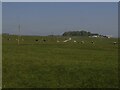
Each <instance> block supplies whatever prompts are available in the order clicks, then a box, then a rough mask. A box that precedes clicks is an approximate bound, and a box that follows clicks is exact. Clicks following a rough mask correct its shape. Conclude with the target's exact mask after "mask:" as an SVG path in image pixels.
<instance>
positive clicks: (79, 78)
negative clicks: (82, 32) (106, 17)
mask: <svg viewBox="0 0 120 90" xmlns="http://www.w3.org/2000/svg"><path fill="white" fill-rule="evenodd" d="M8 38H10V40H8ZM22 38H23V39H24V41H22ZM16 39H17V36H13V35H6V36H4V35H3V46H2V47H3V50H2V60H3V61H2V63H3V88H11V87H35V88H36V87H39V88H117V87H118V45H113V42H115V41H116V42H117V39H116V38H110V39H106V38H88V37H72V40H71V41H69V42H67V43H64V42H62V41H63V40H65V39H68V37H62V36H61V37H47V36H46V37H45V36H43V37H40V36H21V37H20V45H17V40H16ZM36 39H38V42H36V41H35V40H36ZM43 39H45V40H46V42H43ZM57 40H59V41H60V42H59V43H57V42H56V41H57ZM74 40H76V41H78V42H79V43H74V42H73V41H74ZM81 41H84V42H85V43H84V44H81V43H80V42H81ZM91 41H94V44H92V43H91Z"/></svg>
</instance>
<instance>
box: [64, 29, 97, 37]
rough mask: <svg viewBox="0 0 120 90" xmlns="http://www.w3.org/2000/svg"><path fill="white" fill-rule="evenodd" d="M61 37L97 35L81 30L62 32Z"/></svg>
mask: <svg viewBox="0 0 120 90" xmlns="http://www.w3.org/2000/svg"><path fill="white" fill-rule="evenodd" d="M62 35H63V36H93V35H99V34H97V33H91V32H87V31H84V30H82V31H68V32H64V33H63V34H62Z"/></svg>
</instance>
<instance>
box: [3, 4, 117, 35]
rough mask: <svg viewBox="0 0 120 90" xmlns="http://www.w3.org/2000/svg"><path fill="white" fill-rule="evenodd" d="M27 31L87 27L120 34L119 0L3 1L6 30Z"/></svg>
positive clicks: (56, 31)
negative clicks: (105, 0) (119, 22)
mask: <svg viewBox="0 0 120 90" xmlns="http://www.w3.org/2000/svg"><path fill="white" fill-rule="evenodd" d="M19 23H20V25H21V30H20V31H21V34H23V35H49V34H57V35H59V34H62V33H63V32H65V31H73V30H74V31H77V30H86V31H90V32H93V33H99V34H103V35H113V36H114V37H116V36H117V35H118V3H117V2H111V3H110V2H106V3H105V2H103V3H100V2H96V3H95V2H90V3H89V2H85V3H83V2H79V3H78V2H76V3H75V2H61V3H59V2H56V3H53V2H50V3H48V2H45V3H43V2H39V3H37V2H36V3H35V2H26V3H25V2H23V3H22V2H21V3H20V2H16V3H10V2H9V3H8V2H3V3H2V24H3V27H2V28H3V29H2V30H3V33H11V34H18V24H19Z"/></svg>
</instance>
